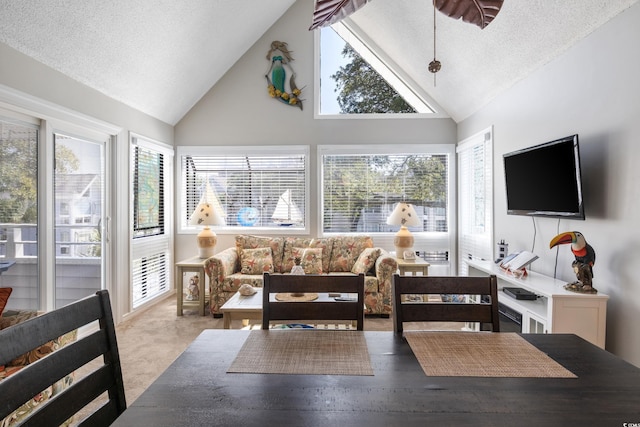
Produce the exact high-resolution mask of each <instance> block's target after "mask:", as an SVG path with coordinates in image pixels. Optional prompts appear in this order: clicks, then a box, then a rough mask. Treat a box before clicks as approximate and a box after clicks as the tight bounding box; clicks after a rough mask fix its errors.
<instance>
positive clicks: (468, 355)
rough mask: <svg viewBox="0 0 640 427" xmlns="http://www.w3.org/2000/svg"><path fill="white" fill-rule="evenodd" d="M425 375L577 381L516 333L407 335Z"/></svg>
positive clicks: (427, 333) (409, 332) (408, 333)
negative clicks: (565, 379) (570, 379)
mask: <svg viewBox="0 0 640 427" xmlns="http://www.w3.org/2000/svg"><path fill="white" fill-rule="evenodd" d="M404 335H405V337H406V339H407V341H408V342H409V345H410V346H411V350H412V351H413V353H414V354H415V356H416V358H417V359H418V361H419V362H420V366H422V370H423V371H424V373H425V374H426V375H429V376H439V377H452V376H453V377H516V378H517V377H527V378H577V376H576V375H575V374H573V373H572V372H570V371H568V370H567V369H566V368H564V367H563V366H562V365H560V364H559V363H558V362H556V361H555V360H553V359H551V358H550V357H549V356H547V355H546V354H545V353H543V352H542V351H540V350H538V349H537V348H536V347H534V346H533V345H532V344H530V343H529V342H527V341H526V340H525V339H524V338H522V337H521V336H519V335H518V334H516V333H504V332H503V333H487V332H426V331H407V332H405V333H404Z"/></svg>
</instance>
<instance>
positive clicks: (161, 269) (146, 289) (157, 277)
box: [132, 252, 169, 308]
mask: <svg viewBox="0 0 640 427" xmlns="http://www.w3.org/2000/svg"><path fill="white" fill-rule="evenodd" d="M167 264H168V259H167V254H166V253H164V252H159V253H156V254H154V255H151V256H144V257H140V258H137V259H134V260H133V262H132V272H133V294H132V304H133V308H137V307H139V306H140V305H141V304H143V303H144V302H146V301H149V300H151V299H152V298H154V297H156V296H158V295H160V294H162V293H164V292H165V291H168V290H169V280H168V279H169V277H168V272H167Z"/></svg>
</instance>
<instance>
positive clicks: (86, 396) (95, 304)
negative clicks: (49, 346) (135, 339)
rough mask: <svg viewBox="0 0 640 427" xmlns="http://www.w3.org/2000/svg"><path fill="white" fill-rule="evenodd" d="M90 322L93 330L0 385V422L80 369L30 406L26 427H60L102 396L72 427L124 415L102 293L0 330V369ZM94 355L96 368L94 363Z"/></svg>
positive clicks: (112, 336) (112, 335) (114, 344)
mask: <svg viewBox="0 0 640 427" xmlns="http://www.w3.org/2000/svg"><path fill="white" fill-rule="evenodd" d="M96 320H97V321H98V324H99V329H98V330H97V331H94V332H87V333H86V334H79V337H78V339H77V340H76V341H75V342H72V343H70V344H67V345H66V346H64V347H62V348H60V349H58V350H56V351H54V352H52V353H50V354H49V355H47V356H46V357H44V358H42V359H40V360H37V361H35V362H33V363H31V364H29V365H26V366H24V367H23V368H22V369H20V370H19V371H17V372H16V373H14V374H12V375H10V376H9V377H7V378H6V379H4V380H2V381H0V396H2V398H1V399H0V419H4V418H5V417H6V416H8V415H9V414H11V413H12V412H13V411H15V410H16V409H18V408H19V407H20V406H22V405H23V404H24V403H25V402H27V401H29V400H31V399H32V398H33V397H34V396H36V395H37V394H38V393H40V392H42V391H43V390H45V389H47V387H49V386H50V385H52V384H54V383H55V382H56V381H58V380H60V379H61V378H64V377H65V376H67V375H69V374H71V373H73V372H75V371H76V370H77V369H78V368H81V367H83V366H84V368H83V372H84V370H87V371H89V372H88V373H87V375H86V376H84V377H82V378H80V379H79V380H77V381H74V382H73V384H71V385H70V386H69V387H67V388H65V389H64V390H62V391H61V392H59V393H56V394H55V395H53V396H52V397H51V399H49V400H48V401H47V402H46V403H45V404H44V405H42V406H40V407H37V408H35V410H34V411H33V412H32V413H31V414H30V416H29V417H28V418H27V419H26V420H25V421H24V422H25V423H27V424H26V425H37V426H40V425H56V426H57V425H60V424H62V423H63V422H65V421H66V420H67V419H69V418H71V417H72V416H73V415H75V414H76V413H77V412H79V411H80V410H81V409H83V408H84V407H85V406H86V405H87V404H89V403H91V402H93V401H94V400H95V399H96V398H97V397H100V396H101V395H103V394H104V393H105V392H107V394H108V401H107V402H106V403H105V404H104V405H102V406H101V407H99V408H98V409H96V411H94V412H93V413H92V414H91V415H89V416H88V417H87V418H85V420H83V421H81V423H79V424H78V425H85V426H108V425H110V424H111V423H112V422H113V421H114V420H115V419H116V418H117V417H118V416H119V415H120V414H121V413H122V412H124V410H125V409H126V407H127V404H126V400H125V395H124V384H123V381H122V370H121V366H120V356H119V354H118V345H117V342H116V334H115V328H114V323H113V316H112V312H111V303H110V301H109V293H108V292H107V291H106V290H102V291H98V292H97V293H96V294H95V295H92V296H89V297H87V298H84V299H82V300H79V301H76V302H74V303H71V304H69V305H67V306H64V307H62V308H60V309H57V310H53V311H50V312H47V313H45V314H43V315H41V316H37V317H34V318H32V319H29V320H26V321H24V322H22V323H19V324H17V325H14V326H11V327H9V328H6V329H3V330H2V331H0V365H3V364H6V363H8V362H10V361H11V360H13V359H15V358H16V357H18V356H21V355H23V354H25V353H26V352H28V351H30V350H33V349H36V348H38V347H39V346H41V345H42V344H45V343H47V342H49V341H51V340H54V339H56V338H58V337H60V336H62V335H64V334H66V333H67V332H70V331H74V330H77V329H78V328H80V327H83V326H86V325H89V324H91V323H93V322H94V321H96ZM91 330H93V329H91ZM100 356H102V363H101V364H98V363H96V362H95V361H94V360H95V359H96V358H98V357H100ZM92 361H93V363H91V364H89V362H92ZM87 364H89V365H88V366H85V365H87Z"/></svg>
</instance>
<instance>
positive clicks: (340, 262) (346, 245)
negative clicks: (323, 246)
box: [329, 236, 373, 272]
mask: <svg viewBox="0 0 640 427" xmlns="http://www.w3.org/2000/svg"><path fill="white" fill-rule="evenodd" d="M372 247H373V239H372V238H371V237H369V236H342V237H340V238H339V239H334V241H333V249H332V250H331V262H330V263H329V271H332V272H334V271H336V272H351V269H352V268H353V265H354V264H355V263H356V260H357V259H358V257H359V256H360V254H361V253H362V251H363V250H365V249H366V248H372Z"/></svg>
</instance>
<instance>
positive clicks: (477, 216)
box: [457, 129, 493, 275]
mask: <svg viewBox="0 0 640 427" xmlns="http://www.w3.org/2000/svg"><path fill="white" fill-rule="evenodd" d="M492 135H493V132H492V129H488V130H485V131H483V132H480V133H478V134H476V135H474V136H472V137H471V138H468V139H467V140H465V141H462V142H461V143H460V144H459V145H458V148H457V152H458V255H459V257H458V273H459V274H461V275H466V274H467V264H466V263H465V262H464V260H466V259H485V260H490V259H492V258H493V148H492V145H493V144H492V142H493V136H492Z"/></svg>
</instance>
